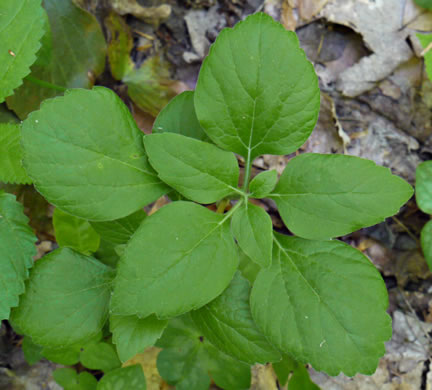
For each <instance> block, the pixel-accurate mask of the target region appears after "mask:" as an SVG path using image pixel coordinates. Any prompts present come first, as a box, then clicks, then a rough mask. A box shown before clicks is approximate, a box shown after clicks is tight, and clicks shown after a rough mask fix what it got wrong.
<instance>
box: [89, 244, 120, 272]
mask: <svg viewBox="0 0 432 390" xmlns="http://www.w3.org/2000/svg"><path fill="white" fill-rule="evenodd" d="M116 247H117V244H113V243H111V242H110V241H108V240H105V239H104V238H103V237H101V241H100V245H99V249H98V250H97V252H96V253H95V254H94V257H95V258H96V259H98V260H99V261H101V262H102V263H104V264H106V265H109V266H110V267H112V268H115V267H116V266H117V263H118V261H119V260H120V257H119V256H118V255H117V252H116V250H115V249H116Z"/></svg>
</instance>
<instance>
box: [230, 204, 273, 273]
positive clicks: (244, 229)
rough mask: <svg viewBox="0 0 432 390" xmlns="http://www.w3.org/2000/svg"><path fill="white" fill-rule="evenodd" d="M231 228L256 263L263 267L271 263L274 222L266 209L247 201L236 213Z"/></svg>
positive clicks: (242, 247)
mask: <svg viewBox="0 0 432 390" xmlns="http://www.w3.org/2000/svg"><path fill="white" fill-rule="evenodd" d="M231 228H232V231H233V234H234V237H235V238H236V240H237V243H238V245H239V247H240V248H241V249H242V250H243V252H244V253H246V254H247V255H248V256H249V257H250V258H251V259H252V260H253V261H254V262H255V263H257V264H259V265H260V266H261V267H263V268H266V267H268V266H269V265H270V264H271V258H272V246H273V224H272V220H271V218H270V216H269V215H268V214H267V213H266V212H265V211H264V209H262V208H261V207H259V206H255V205H254V204H252V203H250V202H247V203H246V204H244V205H242V206H241V207H240V208H239V209H238V210H237V211H236V212H235V213H234V215H233V217H232V222H231Z"/></svg>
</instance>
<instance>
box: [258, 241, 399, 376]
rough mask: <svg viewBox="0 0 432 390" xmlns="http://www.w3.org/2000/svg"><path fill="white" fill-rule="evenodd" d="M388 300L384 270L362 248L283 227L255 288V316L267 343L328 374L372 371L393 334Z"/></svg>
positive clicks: (368, 373)
mask: <svg viewBox="0 0 432 390" xmlns="http://www.w3.org/2000/svg"><path fill="white" fill-rule="evenodd" d="M269 302H271V304H269ZM387 307H388V296H387V290H386V287H385V284H384V282H383V280H382V278H381V275H380V274H379V272H378V271H377V270H376V268H375V267H374V266H373V264H372V263H371V262H370V261H369V260H368V259H367V258H366V257H365V256H364V255H363V254H362V253H361V252H359V251H357V250H356V249H354V248H352V247H351V246H349V245H347V244H344V243H342V242H340V241H324V242H322V241H309V240H305V239H302V238H297V237H292V236H283V235H280V234H276V235H275V243H274V245H273V263H272V266H271V268H268V269H263V270H261V272H260V273H259V274H258V277H257V279H256V280H255V283H254V286H253V289H252V293H251V309H252V315H253V317H254V319H255V321H256V323H257V325H258V326H259V327H260V328H261V331H262V332H263V333H264V334H265V335H266V336H267V338H268V339H269V340H270V342H271V343H272V344H274V345H275V346H276V347H278V348H279V349H281V350H282V351H284V352H285V353H287V354H289V355H290V356H292V357H295V359H296V360H298V361H300V362H303V363H310V364H312V366H313V367H314V368H315V369H316V370H318V371H325V372H326V373H328V374H329V375H338V374H339V373H340V372H341V371H342V372H343V373H345V374H346V375H348V376H352V375H354V374H356V373H362V374H367V375H370V374H372V373H373V372H374V371H375V369H376V367H377V365H378V360H379V358H380V357H381V356H382V355H383V354H384V352H385V348H384V342H385V341H387V340H388V339H389V338H390V337H391V319H390V317H389V316H388V315H387V313H386V309H387Z"/></svg>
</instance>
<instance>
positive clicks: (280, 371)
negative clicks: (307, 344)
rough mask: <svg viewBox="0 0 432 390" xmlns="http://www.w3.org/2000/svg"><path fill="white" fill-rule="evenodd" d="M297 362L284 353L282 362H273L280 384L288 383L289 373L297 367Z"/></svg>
mask: <svg viewBox="0 0 432 390" xmlns="http://www.w3.org/2000/svg"><path fill="white" fill-rule="evenodd" d="M297 364H298V363H297V362H296V361H295V360H293V359H291V358H290V357H289V356H287V355H284V356H283V359H282V360H281V361H280V362H276V363H273V364H272V366H273V370H274V372H275V373H276V376H277V378H278V381H279V384H280V385H281V386H285V385H286V384H287V383H288V378H289V375H290V374H291V373H292V372H293V371H294V370H295V368H296V367H297Z"/></svg>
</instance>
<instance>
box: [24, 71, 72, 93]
mask: <svg viewBox="0 0 432 390" xmlns="http://www.w3.org/2000/svg"><path fill="white" fill-rule="evenodd" d="M25 79H26V80H28V81H30V82H31V83H33V84H37V85H40V86H41V87H45V88H49V89H54V90H56V91H60V92H66V91H67V88H64V87H60V85H56V84H51V83H49V82H48V81H43V80H39V79H37V78H36V77H33V76H30V75H29V76H27V77H26V78H25Z"/></svg>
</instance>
